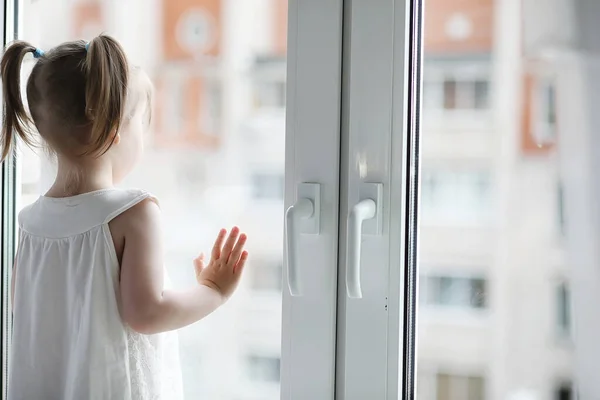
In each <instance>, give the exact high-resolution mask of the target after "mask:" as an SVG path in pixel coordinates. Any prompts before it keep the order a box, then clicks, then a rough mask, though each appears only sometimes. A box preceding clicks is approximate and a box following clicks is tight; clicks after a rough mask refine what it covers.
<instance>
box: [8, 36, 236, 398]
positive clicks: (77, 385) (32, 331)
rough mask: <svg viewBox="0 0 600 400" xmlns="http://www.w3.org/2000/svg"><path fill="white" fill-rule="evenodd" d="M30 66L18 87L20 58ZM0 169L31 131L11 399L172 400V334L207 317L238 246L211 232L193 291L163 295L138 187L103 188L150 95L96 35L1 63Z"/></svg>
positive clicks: (143, 118)
mask: <svg viewBox="0 0 600 400" xmlns="http://www.w3.org/2000/svg"><path fill="white" fill-rule="evenodd" d="M28 53H33V55H34V57H36V59H37V62H36V64H35V66H34V67H33V70H32V72H31V75H30V77H29V80H28V82H27V90H26V93H27V103H28V106H29V110H30V115H29V114H27V113H26V111H25V107H24V105H23V101H22V99H21V89H20V84H19V79H20V74H21V64H22V61H23V58H24V57H25V56H26V55H27V54H28ZM0 67H1V74H2V88H3V96H4V121H3V127H2V137H1V140H2V156H3V159H4V158H5V157H6V156H7V155H8V154H9V153H10V152H11V151H12V148H13V143H14V140H13V139H14V138H13V132H14V133H16V134H17V135H18V136H19V137H20V138H21V139H22V140H23V141H24V142H26V143H28V144H33V143H34V138H33V136H32V134H31V133H30V129H29V128H30V127H31V126H32V124H33V125H34V126H35V128H36V129H37V131H38V132H39V134H40V136H41V138H42V139H43V142H44V143H45V144H46V145H47V147H49V148H50V149H51V150H52V151H53V153H55V154H56V157H57V161H58V174H57V177H56V181H55V182H54V185H53V186H52V187H51V189H50V190H49V191H48V192H47V193H46V194H45V195H44V196H41V197H40V198H39V199H38V200H37V201H36V202H35V203H34V204H32V205H31V206H29V207H27V208H25V209H24V210H23V211H22V212H21V213H20V215H19V227H20V238H19V247H18V253H17V257H16V260H15V266H14V275H13V287H12V297H13V312H14V326H13V329H14V330H13V341H12V357H11V365H10V371H9V374H10V378H9V394H8V398H9V399H10V400H38V399H53V400H84V399H98V400H100V399H102V400H105V399H118V400H122V399H127V400H130V399H131V400H137V399H143V400H146V399H153V400H154V399H168V400H176V399H181V398H182V393H181V392H182V388H181V372H180V366H179V360H178V349H177V340H176V337H173V335H174V333H172V331H174V330H177V329H179V328H182V327H184V326H186V325H189V324H192V323H194V322H196V321H199V320H200V319H202V318H204V317H206V316H207V315H208V314H210V313H211V312H212V311H214V310H215V309H216V308H218V307H219V306H220V305H222V304H223V303H224V302H225V300H227V299H228V298H229V297H230V296H231V294H232V293H233V291H234V290H235V288H236V286H237V284H238V282H239V280H240V275H241V273H242V271H243V269H244V264H245V263H246V259H247V257H248V253H247V252H246V251H244V246H245V242H246V236H245V235H244V234H240V232H239V229H237V228H233V229H232V230H231V233H230V234H229V237H228V238H227V240H225V239H226V238H225V237H226V231H225V230H221V232H219V234H218V237H217V239H216V241H215V244H214V248H213V249H212V254H211V259H210V262H209V263H208V265H206V266H205V264H204V260H203V255H200V256H199V257H198V258H197V259H196V260H194V265H195V270H196V278H197V284H196V285H194V286H193V287H191V288H190V289H188V290H183V291H177V290H170V289H168V288H166V287H165V286H164V282H163V279H165V277H164V270H163V248H162V241H161V228H160V211H159V208H158V202H157V200H156V199H155V198H154V197H152V196H151V195H150V194H148V193H146V192H144V191H140V190H121V189H115V188H114V187H113V185H115V184H117V183H118V182H120V181H121V180H122V179H123V177H125V176H126V175H127V173H129V172H130V170H131V169H132V168H133V166H134V165H135V164H136V162H137V161H138V158H139V157H140V155H141V153H142V134H143V131H144V129H145V128H146V127H147V124H148V123H149V116H150V110H151V92H152V91H151V84H150V81H149V79H148V77H147V76H146V74H144V72H142V71H141V70H140V69H138V68H134V67H132V66H130V65H129V63H128V61H127V57H126V56H125V53H124V52H123V49H122V48H121V46H120V45H119V44H118V43H117V42H116V41H115V40H114V39H112V38H111V37H109V36H98V37H96V38H95V39H93V40H92V41H91V42H90V43H88V44H86V43H85V42H80V41H78V42H69V43H64V44H62V45H60V46H58V47H56V48H54V49H52V50H50V51H48V52H47V53H44V52H42V51H41V50H40V49H37V48H35V47H33V46H31V45H30V44H28V43H25V42H15V43H13V44H12V45H10V46H9V47H8V48H7V49H6V51H5V53H4V56H3V58H2V62H1V65H0Z"/></svg>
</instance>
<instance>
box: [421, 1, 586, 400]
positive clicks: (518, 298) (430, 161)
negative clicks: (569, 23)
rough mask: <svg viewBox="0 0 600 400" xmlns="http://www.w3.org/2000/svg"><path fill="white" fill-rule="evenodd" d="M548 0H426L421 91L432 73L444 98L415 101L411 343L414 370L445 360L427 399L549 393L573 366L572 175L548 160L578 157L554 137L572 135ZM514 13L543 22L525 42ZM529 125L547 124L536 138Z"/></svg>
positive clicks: (528, 399)
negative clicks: (417, 150) (419, 106)
mask: <svg viewBox="0 0 600 400" xmlns="http://www.w3.org/2000/svg"><path fill="white" fill-rule="evenodd" d="M542 3H544V4H546V3H547V4H546V6H544V7H541V10H544V11H543V12H542V11H538V8H539V7H538V6H539V5H540V4H542ZM550 3H552V4H554V3H557V4H558V3H562V2H535V1H513V2H511V1H502V0H470V1H465V0H429V1H427V2H425V12H424V55H423V60H424V61H423V62H424V65H423V71H424V76H423V85H424V95H425V96H431V95H430V92H431V91H432V89H431V82H435V81H436V79H437V80H439V79H440V77H443V101H442V104H443V107H444V109H445V110H444V112H443V113H439V112H432V110H431V108H430V107H425V106H424V107H423V119H424V121H425V122H426V123H424V124H422V125H421V129H422V132H421V133H422V136H421V137H422V142H421V143H422V146H421V151H422V157H421V158H420V159H421V167H422V174H421V186H420V190H421V202H420V207H421V208H420V212H421V214H420V231H419V238H420V239H419V240H420V242H419V251H420V254H419V259H420V260H421V261H420V263H421V265H420V270H421V271H422V272H421V276H420V282H421V283H420V288H421V291H422V293H421V298H420V303H421V304H420V307H419V311H418V312H419V316H420V317H419V318H418V324H419V326H418V331H417V332H418V335H419V337H418V339H417V341H416V343H418V349H417V352H416V354H417V355H418V358H419V359H418V362H417V363H418V366H419V368H420V370H425V371H444V373H443V374H440V375H438V376H437V392H436V393H437V399H460V400H465V399H473V400H485V399H507V400H517V399H519V400H542V399H550V398H559V397H560V396H563V397H564V396H565V394H561V395H560V396H559V397H557V388H558V387H559V385H560V383H561V382H562V380H566V381H571V380H573V378H577V377H573V376H572V374H573V371H574V368H573V366H574V360H573V355H574V348H573V343H572V341H573V339H572V337H571V336H572V335H575V334H576V333H575V332H572V330H570V329H568V328H569V327H570V326H571V324H574V323H575V315H576V313H577V310H573V311H572V313H573V314H571V308H570V300H569V297H570V293H569V290H568V288H572V296H573V299H574V300H573V303H574V304H575V299H576V294H575V293H576V289H575V288H574V287H573V285H571V282H570V280H571V279H572V278H571V276H572V275H571V274H572V271H574V270H575V266H574V265H570V264H571V261H570V259H571V257H570V256H571V255H569V254H567V243H568V241H569V239H571V238H570V237H569V231H568V229H569V228H571V226H570V225H571V224H570V222H571V221H572V219H571V218H570V217H571V216H570V215H569V213H568V211H569V210H570V209H569V208H568V205H569V204H567V203H569V202H570V201H572V199H573V197H569V196H573V194H572V193H570V192H569V188H570V187H573V180H574V176H571V180H570V181H569V180H568V178H567V177H565V176H563V173H564V170H563V169H561V168H562V166H564V165H565V164H562V166H561V161H560V159H561V158H562V157H567V158H568V160H569V161H568V163H569V165H571V164H577V161H576V160H577V155H575V154H572V153H567V154H565V153H561V154H560V155H561V157H559V156H558V153H559V152H560V151H561V149H562V147H561V145H562V142H561V143H560V145H559V144H558V143H557V139H556V138H557V137H560V139H561V140H562V139H563V138H565V137H568V136H569V135H571V131H572V129H571V128H569V127H567V125H566V122H564V121H563V117H564V116H565V115H566V112H565V111H563V110H561V107H565V106H566V105H568V103H569V102H572V101H573V100H575V98H574V97H575V96H573V98H567V99H565V98H564V97H561V96H564V90H565V89H567V86H568V85H567V84H566V83H565V81H563V82H562V85H561V81H560V75H561V73H562V72H561V71H560V68H561V66H562V65H563V64H561V63H562V62H563V61H564V60H566V56H565V58H560V56H559V57H557V58H553V57H554V55H555V54H558V53H554V52H553V51H554V50H555V49H559V48H562V47H560V46H561V44H560V43H559V42H560V40H556V42H553V41H554V40H555V39H553V38H550V37H551V35H552V34H551V30H548V29H547V28H548V27H549V26H550V25H546V23H547V22H548V21H549V20H550V19H551V20H552V21H554V22H552V23H555V22H556V21H562V19H561V18H560V15H557V12H556V11H555V10H554V9H553V8H552V7H551V6H550V5H549V4H550ZM566 3H569V4H572V3H570V2H565V4H566ZM575 3H576V2H575ZM524 4H530V6H529V7H530V8H531V14H529V15H528V16H527V17H528V19H524V16H523V14H522V12H523V10H522V7H525V6H524ZM566 8H567V6H566V5H565V9H566ZM534 10H535V12H534ZM522 24H524V25H525V26H526V27H528V28H530V29H531V32H532V35H533V36H535V35H537V34H538V33H540V32H542V31H544V32H546V31H547V32H546V35H541V34H540V35H539V36H536V40H537V42H536V44H537V45H538V46H539V47H535V51H536V52H535V54H529V53H528V52H527V51H528V50H526V49H525V47H524V46H525V45H524V43H525V41H526V38H525V37H524V33H523V25H522ZM552 32H553V31H552ZM561 43H562V42H561ZM594 43H595V42H594ZM546 46H548V47H547V48H546ZM554 46H555V47H554ZM532 49H533V47H532ZM542 49H543V50H542ZM530 50H531V49H530ZM546 50H548V54H547V56H548V57H546V53H545V51H546ZM532 51H533V50H532ZM557 51H558V50H557ZM542 54H543V55H542ZM561 54H562V53H561ZM537 56H539V57H537ZM590 63H591V62H590ZM594 65H595V64H594ZM568 72H569V73H571V74H572V76H575V75H576V73H575V72H571V71H568ZM564 74H565V75H566V74H567V72H564ZM557 75H558V77H557ZM581 86H582V88H585V89H582V90H584V91H585V90H588V87H589V82H586V81H582V83H581ZM538 92H539V93H538ZM582 96H584V95H583V94H582ZM594 96H596V97H597V93H595V94H594ZM594 98H595V97H594ZM423 101H424V105H425V103H426V102H428V101H429V99H428V98H427V97H425V98H424V99H423ZM586 101H587V100H586ZM538 103H539V104H538ZM578 104H579V103H578ZM434 111H435V110H434ZM571 111H573V112H575V107H574V108H572V109H571ZM578 116H579V114H574V116H572V117H571V120H572V121H575V120H576V119H577V118H579V117H578ZM535 118H539V119H540V120H539V121H537V120H536V121H532V120H533V119H535ZM582 118H583V117H582ZM431 122H433V123H431ZM561 123H564V124H563V125H561ZM586 123H587V122H586ZM540 126H542V127H544V129H545V128H546V127H550V128H552V129H554V128H555V131H556V134H551V135H545V136H540V135H539V134H538V133H536V129H537V127H540ZM561 126H562V127H563V130H564V132H560V130H561V129H560V128H561ZM594 129H595V128H594ZM596 130H597V129H596ZM544 132H546V131H544ZM548 132H550V131H548ZM552 132H554V130H552ZM562 133H564V136H560V135H561V134H562ZM540 138H541V139H543V140H541V139H540ZM578 140H579V139H578ZM586 140H588V138H587V137H586ZM590 140H592V139H590ZM595 140H596V139H595V138H593V141H595ZM582 143H588V142H587V141H585V142H584V141H582ZM594 143H595V142H594ZM573 144H574V142H571V147H570V149H573V148H574V147H573ZM581 151H582V152H584V151H587V150H585V149H582V150H581ZM594 151H596V147H594ZM590 154H592V153H590ZM593 154H594V156H595V155H596V154H595V153H593ZM596 158H597V157H596ZM594 165H595V164H594ZM594 174H597V171H595V172H594ZM577 179H578V181H579V176H578V177H577ZM593 179H594V182H595V179H597V178H596V177H595V176H594V177H593ZM591 181H592V180H591V179H590V182H591ZM586 182H587V180H586ZM593 193H594V195H595V194H596V192H593ZM594 204H595V202H594ZM595 208H597V205H595ZM595 208H594V212H595ZM592 214H593V213H592ZM588 217H589V218H592V217H591V215H590V216H588ZM565 227H567V229H565ZM594 240H595V238H594ZM587 262H589V263H590V264H593V265H597V262H592V261H591V260H587ZM579 278H580V279H579V281H578V282H586V283H585V285H588V284H590V283H591V282H587V281H586V279H587V278H586V277H583V276H580V277H579ZM589 278H594V279H595V277H589ZM562 282H565V284H562ZM559 283H561V284H560V285H559ZM573 283H574V282H573ZM581 285H584V284H583V283H581ZM594 285H595V283H594ZM594 287H596V286H594ZM577 321H580V320H577ZM575 345H577V343H575ZM528 365H537V366H538V367H539V368H536V370H535V371H534V370H532V369H530V368H527V367H526V366H528ZM590 365H591V364H590ZM590 374H591V372H590ZM422 379H428V378H427V376H418V377H417V380H418V383H417V385H418V386H419V387H423V385H424V383H422V382H421V380H422ZM592 397H593V396H592ZM421 398H423V399H427V400H430V399H433V397H432V396H429V397H427V396H421ZM560 398H562V397H560Z"/></svg>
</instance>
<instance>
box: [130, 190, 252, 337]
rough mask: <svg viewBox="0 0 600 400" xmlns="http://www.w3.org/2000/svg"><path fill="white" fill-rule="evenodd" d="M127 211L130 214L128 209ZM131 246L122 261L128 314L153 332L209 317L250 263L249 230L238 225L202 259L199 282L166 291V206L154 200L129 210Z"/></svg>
mask: <svg viewBox="0 0 600 400" xmlns="http://www.w3.org/2000/svg"><path fill="white" fill-rule="evenodd" d="M124 216H125V215H124ZM125 217H126V218H127V220H126V221H125V222H126V224H125V226H126V231H125V246H124V249H123V258H122V261H121V289H120V290H121V297H122V310H121V313H122V318H123V320H124V321H125V323H127V324H128V325H129V326H131V328H132V329H134V330H136V331H138V332H140V333H144V334H153V333H159V332H165V331H170V330H174V329H179V328H182V327H184V326H187V325H190V324H192V323H194V322H196V321H199V320H200V319H202V318H204V317H206V316H207V315H209V314H210V313H212V312H213V311H214V310H215V309H217V308H218V307H219V306H220V305H222V304H223V303H224V301H225V300H226V299H227V298H228V297H229V296H230V295H231V293H232V292H233V290H234V289H235V287H236V286H237V283H238V282H239V278H240V274H241V272H242V270H243V266H244V264H245V261H246V258H247V253H246V252H244V251H243V247H244V244H245V241H246V237H245V235H240V236H239V238H238V235H239V230H238V229H237V228H234V229H233V230H232V232H231V234H230V236H229V238H228V240H227V242H226V243H225V245H224V246H223V242H224V241H225V235H226V232H225V230H222V231H221V232H220V233H219V236H218V238H217V241H216V242H215V247H214V248H213V253H212V255H211V262H210V263H209V265H208V266H207V267H206V268H204V265H203V264H202V260H199V261H198V263H197V264H196V265H197V266H196V270H197V278H198V284H196V285H194V286H193V287H191V288H190V289H187V290H183V291H178V290H164V291H163V276H164V270H163V247H162V236H161V228H160V211H159V209H158V206H157V205H156V204H155V203H154V202H152V201H151V200H146V201H143V202H141V203H140V204H138V205H136V206H135V207H133V208H132V209H131V210H129V211H128V212H127V215H126V216H125Z"/></svg>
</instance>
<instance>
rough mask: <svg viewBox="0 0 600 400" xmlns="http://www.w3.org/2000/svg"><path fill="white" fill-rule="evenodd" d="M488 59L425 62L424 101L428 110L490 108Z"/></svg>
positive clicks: (475, 109)
mask: <svg viewBox="0 0 600 400" xmlns="http://www.w3.org/2000/svg"><path fill="white" fill-rule="evenodd" d="M488 75H489V72H488V65H487V62H481V61H473V60H470V59H469V58H465V59H464V60H459V61H456V60H445V61H444V60H438V59H434V60H429V61H427V60H426V62H425V76H424V78H423V79H424V80H423V104H424V108H425V109H427V110H445V111H469V110H471V111H484V110H487V109H489V108H490V80H489V77H488Z"/></svg>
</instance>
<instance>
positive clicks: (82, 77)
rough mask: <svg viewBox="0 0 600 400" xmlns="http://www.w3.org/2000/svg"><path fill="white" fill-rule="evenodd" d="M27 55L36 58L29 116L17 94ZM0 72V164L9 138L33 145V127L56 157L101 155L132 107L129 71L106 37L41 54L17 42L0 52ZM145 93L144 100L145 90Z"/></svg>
mask: <svg viewBox="0 0 600 400" xmlns="http://www.w3.org/2000/svg"><path fill="white" fill-rule="evenodd" d="M28 53H33V54H34V55H35V56H36V58H37V62H36V63H35V65H34V66H33V69H32V71H31V74H30V76H29V79H28V81H27V88H26V94H27V103H28V107H29V110H30V114H28V113H27V111H26V109H25V105H24V102H23V99H22V96H21V88H20V77H21V65H22V62H23V59H24V57H25V56H26V55H27V54H28ZM0 70H1V75H2V89H3V96H4V121H3V126H2V137H1V146H2V152H1V154H2V160H4V159H5V158H6V156H7V155H8V154H9V153H10V152H11V150H12V148H13V143H14V140H13V134H14V133H16V134H17V135H18V136H19V137H20V138H21V139H22V140H23V141H25V142H26V143H28V144H30V145H31V144H33V143H34V138H33V133H32V129H31V128H32V125H35V128H37V131H38V132H39V133H40V135H41V136H42V138H43V139H44V141H46V142H47V144H48V145H49V146H50V148H51V149H52V150H54V151H56V152H57V153H58V154H62V155H64V156H67V157H81V156H84V155H100V154H103V153H104V152H106V151H107V150H108V149H109V148H110V146H111V145H112V143H113V141H114V139H115V137H116V133H117V132H118V131H119V128H120V127H121V125H122V124H123V123H124V122H126V118H127V113H128V111H129V110H128V109H130V108H131V107H132V106H133V107H135V105H131V104H126V103H127V101H128V95H129V94H130V93H128V92H129V91H130V90H129V83H130V80H131V79H130V74H131V72H132V70H131V69H130V66H129V63H128V61H127V57H126V55H125V52H124V51H123V49H122V47H121V46H120V44H119V43H118V42H117V41H116V40H115V39H113V38H111V37H110V36H105V35H102V36H98V37H96V38H94V39H93V40H92V41H91V42H89V43H88V44H86V43H85V42H83V41H75V42H67V43H64V44H61V45H60V46H58V47H55V48H54V49H52V50H50V51H48V52H46V53H43V52H41V51H40V50H39V49H37V48H36V47H34V46H32V45H31V44H29V43H26V42H22V41H16V42H14V43H12V44H11V45H10V46H9V47H8V48H7V49H6V51H5V52H4V56H3V57H2V62H1V64H0ZM135 71H139V70H135ZM136 81H139V79H138V80H136ZM136 89H139V88H136ZM145 89H146V91H147V92H148V96H149V91H150V89H149V88H145ZM129 97H131V98H136V99H139V98H140V96H139V95H138V96H129Z"/></svg>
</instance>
